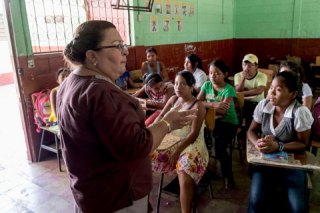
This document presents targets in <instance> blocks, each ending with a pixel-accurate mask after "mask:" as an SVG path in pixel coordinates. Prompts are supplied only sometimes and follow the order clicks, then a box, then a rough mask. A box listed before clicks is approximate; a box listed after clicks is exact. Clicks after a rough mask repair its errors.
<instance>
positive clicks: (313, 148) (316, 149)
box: [311, 146, 318, 156]
mask: <svg viewBox="0 0 320 213" xmlns="http://www.w3.org/2000/svg"><path fill="white" fill-rule="evenodd" d="M317 152H318V148H317V147H314V146H312V151H311V153H312V154H314V156H317Z"/></svg>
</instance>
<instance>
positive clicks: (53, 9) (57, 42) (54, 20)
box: [49, 0, 60, 51]
mask: <svg viewBox="0 0 320 213" xmlns="http://www.w3.org/2000/svg"><path fill="white" fill-rule="evenodd" d="M51 2H52V14H53V24H54V29H55V34H56V35H55V37H56V39H55V40H56V48H55V51H57V50H59V49H60V47H59V36H58V28H57V22H56V13H55V7H54V3H53V0H51ZM49 39H50V38H49ZM50 40H51V39H50Z"/></svg>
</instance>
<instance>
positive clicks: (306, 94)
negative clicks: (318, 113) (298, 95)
mask: <svg viewBox="0 0 320 213" xmlns="http://www.w3.org/2000/svg"><path fill="white" fill-rule="evenodd" d="M283 71H289V72H294V73H296V74H297V75H298V78H299V82H300V84H301V86H302V104H303V105H304V106H306V107H308V109H311V107H312V96H313V95H312V90H311V88H310V86H309V84H307V83H305V82H303V81H302V80H303V79H304V75H303V72H302V68H301V66H298V65H297V64H296V63H294V62H290V61H288V62H287V61H285V62H282V63H281V64H280V70H279V72H283Z"/></svg>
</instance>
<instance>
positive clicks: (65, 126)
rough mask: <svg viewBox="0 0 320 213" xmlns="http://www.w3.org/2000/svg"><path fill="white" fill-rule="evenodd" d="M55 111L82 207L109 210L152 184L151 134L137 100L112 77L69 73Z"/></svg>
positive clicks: (128, 201) (145, 191) (125, 203)
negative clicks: (120, 87) (82, 75)
mask: <svg viewBox="0 0 320 213" xmlns="http://www.w3.org/2000/svg"><path fill="white" fill-rule="evenodd" d="M57 116H58V121H59V126H60V130H61V146H62V154H63V157H64V159H65V162H66V165H67V168H68V172H69V175H70V184H71V190H72V193H73V195H74V198H75V201H76V203H77V204H78V206H79V207H80V208H81V210H82V211H83V212H85V213H86V212H112V211H116V210H118V209H121V208H124V207H127V206H130V205H132V201H134V200H138V199H140V198H142V197H144V196H146V195H148V194H149V192H150V191H151V189H152V172H151V160H150V157H149V156H150V155H149V154H150V151H151V147H152V143H153V141H152V135H151V133H150V131H149V130H148V129H146V127H145V125H144V120H145V115H144V112H143V110H142V108H141V106H140V104H139V102H138V101H137V100H136V99H134V98H132V97H131V96H130V95H128V94H127V93H125V92H123V91H122V90H121V89H119V88H117V87H116V86H115V85H113V84H112V83H110V82H108V81H106V80H102V79H98V78H96V77H92V76H91V77H89V76H88V77H81V76H77V75H74V74H71V75H70V76H69V77H68V78H67V79H66V80H65V81H64V82H63V84H62V85H61V86H60V89H59V92H58V98H57Z"/></svg>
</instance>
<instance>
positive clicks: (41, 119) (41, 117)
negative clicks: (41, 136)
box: [31, 89, 51, 133]
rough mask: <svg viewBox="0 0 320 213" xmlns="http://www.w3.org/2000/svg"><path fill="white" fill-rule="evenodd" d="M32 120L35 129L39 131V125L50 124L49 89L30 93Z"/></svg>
mask: <svg viewBox="0 0 320 213" xmlns="http://www.w3.org/2000/svg"><path fill="white" fill-rule="evenodd" d="M31 97H32V101H33V111H34V112H33V113H34V122H35V124H36V126H37V129H36V131H37V132H38V133H40V132H41V129H40V127H41V126H50V125H51V123H50V122H49V117H50V114H51V103H50V90H49V89H46V90H41V91H40V92H35V93H32V95H31Z"/></svg>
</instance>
